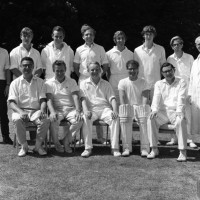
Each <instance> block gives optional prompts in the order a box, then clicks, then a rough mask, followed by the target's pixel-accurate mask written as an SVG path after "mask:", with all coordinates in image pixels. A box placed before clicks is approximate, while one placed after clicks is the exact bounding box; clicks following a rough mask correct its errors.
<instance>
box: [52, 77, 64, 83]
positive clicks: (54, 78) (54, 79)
mask: <svg viewBox="0 0 200 200" xmlns="http://www.w3.org/2000/svg"><path fill="white" fill-rule="evenodd" d="M52 79H53V81H54V82H57V83H59V84H63V83H65V82H66V81H67V77H66V76H65V80H64V81H63V82H62V83H60V82H59V81H58V80H56V77H55V76H54V77H53V78H52Z"/></svg>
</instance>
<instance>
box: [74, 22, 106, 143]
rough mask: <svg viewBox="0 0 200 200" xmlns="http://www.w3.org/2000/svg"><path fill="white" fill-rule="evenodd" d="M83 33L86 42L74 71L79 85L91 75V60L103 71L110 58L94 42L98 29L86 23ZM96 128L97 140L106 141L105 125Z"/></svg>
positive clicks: (79, 51) (75, 62) (81, 47)
mask: <svg viewBox="0 0 200 200" xmlns="http://www.w3.org/2000/svg"><path fill="white" fill-rule="evenodd" d="M81 34H82V37H83V40H84V41H85V43H84V44H83V45H81V46H80V47H78V48H77V49H76V53H75V57H74V64H73V66H74V71H75V73H76V75H77V76H78V77H79V85H80V83H81V81H83V80H85V79H87V78H88V77H89V76H90V74H89V72H88V69H87V67H88V64H89V63H90V62H98V63H99V64H100V65H101V66H102V68H103V71H104V72H103V73H105V72H106V71H107V70H108V60H107V56H106V53H105V50H104V48H103V47H102V46H100V45H98V44H96V43H94V39H95V34H96V31H95V30H94V29H93V28H92V27H91V26H89V25H87V24H84V25H83V26H82V27H81ZM102 75H103V74H102ZM96 130H97V141H98V142H100V143H105V139H104V138H103V127H101V126H100V127H97V129H96Z"/></svg>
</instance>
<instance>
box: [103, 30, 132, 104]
mask: <svg viewBox="0 0 200 200" xmlns="http://www.w3.org/2000/svg"><path fill="white" fill-rule="evenodd" d="M113 41H114V43H115V44H116V46H114V47H113V48H112V49H111V50H109V51H108V52H106V55H107V58H108V62H109V68H108V79H109V83H110V84H111V86H112V88H113V90H114V92H115V96H116V100H117V103H118V104H119V91H118V83H119V81H120V80H121V79H123V78H126V77H128V71H127V69H126V63H127V62H128V61H129V60H133V59H134V55H133V52H132V51H130V50H129V49H128V48H127V47H126V46H125V42H126V35H125V33H124V32H123V31H117V32H115V33H114V36H113Z"/></svg>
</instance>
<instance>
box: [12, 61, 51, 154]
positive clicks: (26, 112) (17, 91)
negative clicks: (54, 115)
mask: <svg viewBox="0 0 200 200" xmlns="http://www.w3.org/2000/svg"><path fill="white" fill-rule="evenodd" d="M20 67H21V69H20V71H21V72H22V75H21V76H20V77H18V78H16V79H15V80H14V81H13V82H12V83H11V85H10V91H9V97H8V103H9V106H10V108H11V109H12V110H13V113H12V120H13V123H14V126H15V128H16V134H17V139H18V142H19V144H21V146H22V148H21V150H20V151H19V153H18V156H20V157H22V156H25V155H26V153H27V152H28V144H27V141H26V127H25V124H24V122H27V121H32V122H33V123H35V124H36V125H37V136H36V143H35V148H34V151H35V152H37V153H39V155H41V156H43V155H46V154H47V152H46V151H45V150H44V149H43V147H42V143H43V142H44V140H45V138H46V134H47V131H48V129H49V123H50V121H49V119H47V116H46V95H45V89H44V87H43V80H42V79H40V78H38V77H37V76H33V74H32V72H33V69H34V61H33V59H32V58H30V57H24V58H22V60H21V66H20Z"/></svg>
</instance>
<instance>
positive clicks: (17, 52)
mask: <svg viewBox="0 0 200 200" xmlns="http://www.w3.org/2000/svg"><path fill="white" fill-rule="evenodd" d="M20 38H21V40H22V43H21V44H20V45H19V46H18V47H16V48H14V49H13V50H12V51H11V52H10V70H11V72H12V73H13V78H14V79H15V78H17V77H19V76H21V75H22V72H21V69H22V68H21V67H20V64H21V60H22V58H24V57H31V58H32V59H33V61H34V69H33V74H34V75H36V76H38V77H40V75H41V74H42V63H41V57H40V53H39V51H38V50H36V49H34V48H33V47H32V46H33V44H32V43H31V42H32V39H33V31H32V30H31V29H30V28H28V27H25V28H23V29H22V30H21V33H20Z"/></svg>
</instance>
